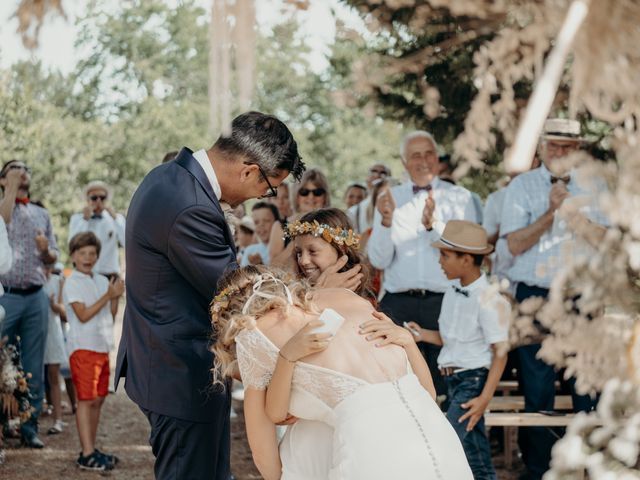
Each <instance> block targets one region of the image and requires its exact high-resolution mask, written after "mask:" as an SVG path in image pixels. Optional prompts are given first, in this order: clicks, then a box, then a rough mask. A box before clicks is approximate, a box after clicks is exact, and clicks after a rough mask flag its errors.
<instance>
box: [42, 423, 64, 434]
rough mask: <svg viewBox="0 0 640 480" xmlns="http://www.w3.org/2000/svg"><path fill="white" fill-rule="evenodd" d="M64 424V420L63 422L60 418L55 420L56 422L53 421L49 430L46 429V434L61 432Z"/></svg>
mask: <svg viewBox="0 0 640 480" xmlns="http://www.w3.org/2000/svg"><path fill="white" fill-rule="evenodd" d="M65 426H66V425H65V422H63V421H62V420H56V423H54V424H53V426H52V427H51V428H50V429H49V430H47V435H57V434H58V433H62V432H63V430H64V427H65Z"/></svg>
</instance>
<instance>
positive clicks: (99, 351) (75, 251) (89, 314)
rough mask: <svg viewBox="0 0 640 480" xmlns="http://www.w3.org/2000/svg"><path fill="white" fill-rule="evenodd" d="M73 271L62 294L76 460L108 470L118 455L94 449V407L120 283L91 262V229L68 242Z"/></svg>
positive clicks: (94, 252)
mask: <svg viewBox="0 0 640 480" xmlns="http://www.w3.org/2000/svg"><path fill="white" fill-rule="evenodd" d="M69 253H70V256H71V260H72V261H73V266H74V270H73V273H72V274H71V275H70V276H69V278H68V279H67V281H66V283H65V285H64V289H63V298H64V304H65V307H66V311H67V319H68V322H69V335H68V338H67V341H68V345H69V352H71V357H70V358H69V365H70V367H71V377H72V379H73V384H74V385H75V387H76V393H77V399H78V409H77V411H76V426H77V427H78V436H79V437H80V444H81V446H82V452H81V453H80V456H79V457H78V460H77V462H76V463H77V464H78V466H79V467H80V468H82V469H85V470H98V471H104V470H111V469H113V467H114V465H115V464H116V463H117V461H118V459H117V457H115V456H114V455H109V454H104V453H102V452H100V451H99V450H98V449H97V448H95V441H96V432H97V430H98V422H99V419H100V409H101V408H102V404H103V403H104V399H105V397H106V396H107V394H108V393H109V352H110V351H111V349H112V348H113V315H114V314H115V312H116V310H117V308H118V298H119V297H120V296H121V295H122V294H123V293H124V282H123V281H122V280H121V279H117V278H113V279H112V280H111V281H109V280H108V279H107V277H105V276H103V275H100V274H99V273H93V272H92V270H93V267H94V265H95V264H96V261H97V260H98V256H99V255H100V241H99V240H98V238H97V237H96V235H95V234H94V233H92V232H83V233H79V234H77V235H75V236H74V237H73V238H72V239H71V241H70V242H69Z"/></svg>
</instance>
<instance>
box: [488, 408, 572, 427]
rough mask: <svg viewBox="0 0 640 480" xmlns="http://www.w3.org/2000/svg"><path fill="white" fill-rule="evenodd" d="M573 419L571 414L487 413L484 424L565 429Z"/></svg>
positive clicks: (490, 425) (489, 425)
mask: <svg viewBox="0 0 640 480" xmlns="http://www.w3.org/2000/svg"><path fill="white" fill-rule="evenodd" d="M574 417H575V414H573V413H566V414H562V415H557V416H556V415H544V414H542V413H529V412H500V413H492V412H488V413H485V414H484V422H485V425H487V426H488V427H566V426H567V425H569V423H570V422H571V420H573V418H574Z"/></svg>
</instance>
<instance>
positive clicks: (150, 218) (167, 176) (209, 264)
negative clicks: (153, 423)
mask: <svg viewBox="0 0 640 480" xmlns="http://www.w3.org/2000/svg"><path fill="white" fill-rule="evenodd" d="M192 153H193V152H191V150H189V149H187V148H183V149H182V151H181V152H180V153H179V155H178V156H177V157H176V159H175V160H174V161H171V162H168V163H165V164H163V165H161V166H158V167H156V168H155V169H154V170H152V171H151V172H150V173H149V174H148V175H147V176H146V177H145V178H144V180H143V181H142V183H141V184H140V186H139V187H138V190H137V191H136V192H135V194H134V195H133V198H132V200H131V204H130V206H129V211H128V214H127V227H126V259H127V264H126V292H127V306H126V309H125V313H124V324H123V330H122V338H121V340H120V347H119V349H118V360H117V364H116V387H117V385H118V380H119V378H120V377H126V380H125V390H126V392H127V394H128V395H129V397H130V398H131V399H132V400H133V401H134V402H136V403H137V404H138V405H139V406H140V407H142V408H144V409H146V410H150V411H152V412H156V413H159V414H162V415H167V416H171V417H176V418H180V419H183V420H188V421H193V422H213V423H218V422H221V423H219V424H220V425H224V422H227V421H228V416H229V408H230V398H229V392H228V389H226V390H225V391H221V389H214V388H213V387H212V376H211V368H212V367H213V355H212V353H211V352H210V351H209V348H208V347H209V345H210V342H211V340H212V338H211V332H212V330H211V324H210V318H209V313H208V311H209V304H210V302H211V300H212V298H213V296H214V295H215V291H216V284H217V282H218V279H219V278H220V277H221V276H222V274H223V273H224V272H225V271H226V270H227V269H228V268H237V265H236V251H235V247H234V242H233V238H232V236H231V232H230V231H229V228H228V226H227V223H226V221H225V218H224V214H223V212H222V209H221V207H220V203H219V202H218V199H217V198H216V196H215V194H214V192H213V189H212V187H211V184H210V182H209V180H208V179H207V177H206V175H205V173H204V170H203V169H202V167H201V166H200V165H199V164H198V161H197V160H196V159H195V158H194V157H193V155H192Z"/></svg>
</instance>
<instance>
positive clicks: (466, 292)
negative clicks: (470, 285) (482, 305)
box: [452, 285, 469, 297]
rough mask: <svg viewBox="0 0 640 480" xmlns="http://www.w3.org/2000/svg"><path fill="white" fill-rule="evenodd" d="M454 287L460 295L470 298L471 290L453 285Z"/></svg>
mask: <svg viewBox="0 0 640 480" xmlns="http://www.w3.org/2000/svg"><path fill="white" fill-rule="evenodd" d="M452 287H453V289H454V290H455V291H456V293H459V294H460V295H464V296H465V297H469V290H464V289H462V288H458V287H456V286H455V285H452Z"/></svg>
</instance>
